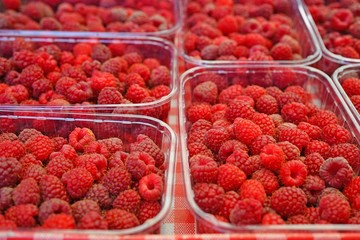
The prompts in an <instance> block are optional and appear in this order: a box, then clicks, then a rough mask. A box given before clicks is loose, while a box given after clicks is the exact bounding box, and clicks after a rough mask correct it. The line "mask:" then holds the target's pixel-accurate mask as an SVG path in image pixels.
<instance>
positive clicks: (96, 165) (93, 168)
mask: <svg viewBox="0 0 360 240" xmlns="http://www.w3.org/2000/svg"><path fill="white" fill-rule="evenodd" d="M90 144H91V143H90ZM74 164H75V166H76V167H82V168H84V169H86V170H87V171H88V172H89V173H90V174H91V175H92V178H93V179H94V180H98V179H100V178H101V177H102V176H103V175H104V173H105V171H106V167H107V160H106V158H105V157H104V155H101V154H97V153H90V154H83V155H81V156H79V157H77V158H76V159H75V161H74Z"/></svg>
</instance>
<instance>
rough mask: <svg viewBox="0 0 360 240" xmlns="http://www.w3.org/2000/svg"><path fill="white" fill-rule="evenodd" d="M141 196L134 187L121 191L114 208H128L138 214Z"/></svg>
mask: <svg viewBox="0 0 360 240" xmlns="http://www.w3.org/2000/svg"><path fill="white" fill-rule="evenodd" d="M140 202H141V197H140V195H139V193H138V192H137V191H135V190H133V189H129V190H125V191H123V192H121V193H120V194H119V195H118V196H117V197H116V198H115V199H114V201H113V203H112V206H113V207H114V208H118V209H122V210H126V211H128V212H130V213H133V214H135V215H136V214H137V213H138V212H139V209H140Z"/></svg>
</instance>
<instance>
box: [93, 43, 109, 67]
mask: <svg viewBox="0 0 360 240" xmlns="http://www.w3.org/2000/svg"><path fill="white" fill-rule="evenodd" d="M111 55H112V54H111V51H110V49H109V48H108V47H107V46H106V45H104V44H96V45H95V46H94V47H93V48H92V51H91V58H92V59H94V60H98V61H99V62H101V63H103V62H105V61H106V60H109V59H110V58H111V57H112V56H111Z"/></svg>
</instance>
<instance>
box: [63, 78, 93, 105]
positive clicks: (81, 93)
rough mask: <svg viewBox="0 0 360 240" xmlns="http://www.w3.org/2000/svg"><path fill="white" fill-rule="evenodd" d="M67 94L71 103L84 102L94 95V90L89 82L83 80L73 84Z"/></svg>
mask: <svg viewBox="0 0 360 240" xmlns="http://www.w3.org/2000/svg"><path fill="white" fill-rule="evenodd" d="M65 95H66V97H67V100H68V101H69V102H70V103H82V102H85V101H88V100H89V99H90V98H91V97H93V91H92V90H91V87H90V85H89V83H87V82H84V81H81V82H78V83H75V84H73V85H71V86H70V87H69V88H68V89H67V90H66V94H65Z"/></svg>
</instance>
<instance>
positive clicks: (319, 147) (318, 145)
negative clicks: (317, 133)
mask: <svg viewBox="0 0 360 240" xmlns="http://www.w3.org/2000/svg"><path fill="white" fill-rule="evenodd" d="M329 150H330V146H329V144H327V143H326V142H323V141H318V140H313V141H311V142H309V144H308V145H307V146H306V148H305V156H306V155H309V154H311V153H319V154H320V155H321V156H322V157H323V158H325V159H326V158H327V155H328V153H329Z"/></svg>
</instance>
